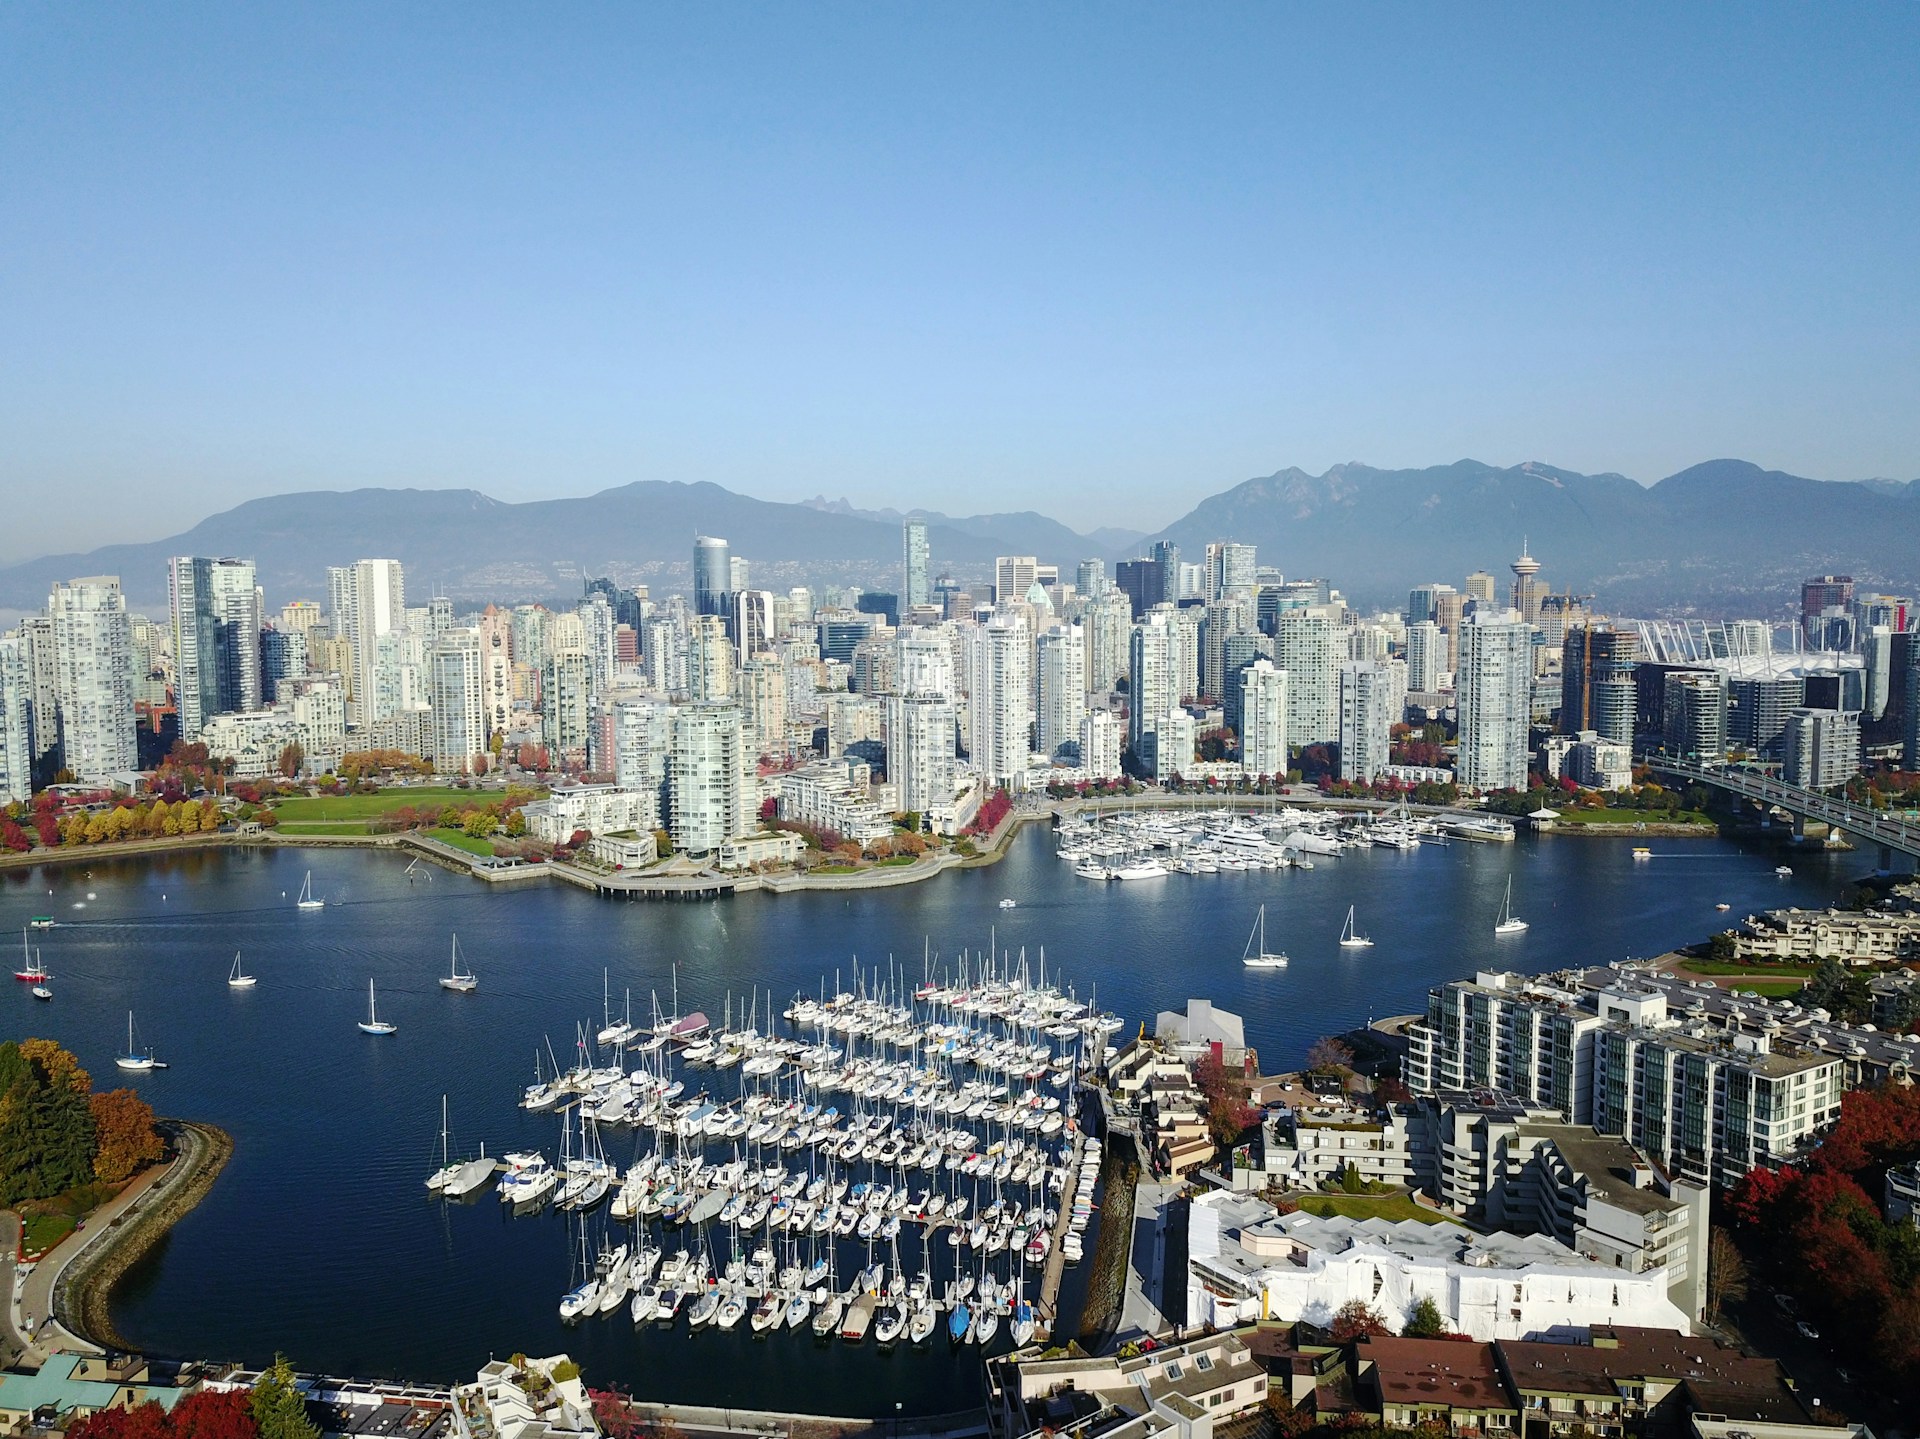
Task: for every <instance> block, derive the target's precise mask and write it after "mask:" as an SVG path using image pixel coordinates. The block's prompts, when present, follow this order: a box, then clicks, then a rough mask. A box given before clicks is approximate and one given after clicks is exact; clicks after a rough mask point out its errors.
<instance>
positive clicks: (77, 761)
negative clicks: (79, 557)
mask: <svg viewBox="0 0 1920 1439" xmlns="http://www.w3.org/2000/svg"><path fill="white" fill-rule="evenodd" d="M47 615H48V617H49V618H50V619H51V620H52V621H53V659H54V691H55V697H56V703H57V704H58V707H59V717H60V750H61V762H62V763H63V764H64V765H65V766H66V768H68V769H70V770H72V771H73V773H74V774H75V776H77V777H78V778H80V779H82V780H105V779H108V778H110V777H111V776H113V775H116V774H124V773H126V772H127V771H129V770H135V769H138V768H139V767H140V745H139V741H138V738H137V737H136V735H135V733H134V723H135V722H134V714H133V632H132V629H131V627H130V626H129V625H128V622H127V602H126V600H125V598H124V597H123V596H122V595H121V593H120V579H119V577H118V576H117V575H94V576H91V577H89V578H86V579H78V580H69V581H67V582H66V583H65V584H57V585H55V586H54V587H53V594H52V595H51V596H50V597H49V598H48V601H47Z"/></svg>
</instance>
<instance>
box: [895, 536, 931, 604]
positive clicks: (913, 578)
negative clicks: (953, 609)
mask: <svg viewBox="0 0 1920 1439" xmlns="http://www.w3.org/2000/svg"><path fill="white" fill-rule="evenodd" d="M900 541H901V549H902V551H903V554H902V563H901V585H900V599H901V602H902V603H903V604H904V605H906V607H907V608H908V609H912V608H914V607H915V606H916V605H925V604H931V603H933V589H932V587H931V586H930V585H929V584H928V583H927V522H926V521H925V520H908V521H906V522H905V523H904V524H902V525H901V526H900Z"/></svg>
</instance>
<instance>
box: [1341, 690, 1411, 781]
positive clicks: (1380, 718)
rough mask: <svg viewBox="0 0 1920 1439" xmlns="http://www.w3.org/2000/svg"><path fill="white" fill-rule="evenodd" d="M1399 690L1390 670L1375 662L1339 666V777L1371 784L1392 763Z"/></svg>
mask: <svg viewBox="0 0 1920 1439" xmlns="http://www.w3.org/2000/svg"><path fill="white" fill-rule="evenodd" d="M1398 691H1399V686H1398V684H1396V683H1395V676H1394V673H1393V671H1392V669H1391V668H1389V667H1388V666H1387V665H1386V664H1385V663H1383V662H1380V661H1377V660H1354V661H1351V662H1349V663H1347V664H1344V665H1341V666H1340V778H1341V779H1345V780H1358V781H1359V782H1360V783H1362V784H1371V783H1372V782H1373V781H1374V780H1376V779H1378V778H1379V777H1380V772H1381V771H1382V770H1384V769H1385V768H1386V767H1387V766H1388V765H1389V764H1391V763H1392V762H1393V753H1392V750H1393V723H1394V721H1395V720H1396V719H1398V718H1399V717H1400V716H1399V711H1398V710H1396V709H1395V707H1394V699H1395V695H1396V694H1397V693H1398Z"/></svg>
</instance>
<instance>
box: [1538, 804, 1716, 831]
mask: <svg viewBox="0 0 1920 1439" xmlns="http://www.w3.org/2000/svg"><path fill="white" fill-rule="evenodd" d="M1559 823H1561V824H1577V825H1591V826H1593V827H1594V828H1601V827H1603V826H1608V825H1620V826H1623V827H1625V828H1628V829H1631V828H1632V827H1633V826H1634V825H1636V824H1692V825H1700V826H1702V827H1704V828H1707V829H1713V828H1715V825H1714V822H1713V821H1712V820H1711V819H1709V818H1708V817H1707V816H1706V815H1704V814H1702V813H1701V812H1700V811H1699V810H1697V809H1682V810H1645V809H1563V810H1561V811H1560V819H1559Z"/></svg>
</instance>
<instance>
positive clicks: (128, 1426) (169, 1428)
mask: <svg viewBox="0 0 1920 1439" xmlns="http://www.w3.org/2000/svg"><path fill="white" fill-rule="evenodd" d="M250 1402H251V1401H250V1397H249V1395H248V1394H247V1393H246V1391H245V1390H233V1391H231V1392H222V1391H219V1390H215V1389H200V1390H196V1391H195V1392H194V1393H192V1394H189V1395H187V1396H186V1397H185V1398H183V1399H181V1401H180V1402H179V1403H178V1404H176V1405H174V1406H173V1412H172V1413H171V1414H169V1413H168V1412H167V1411H166V1410H164V1409H162V1408H161V1407H160V1406H159V1405H158V1404H155V1403H153V1402H152V1401H151V1400H149V1401H148V1402H147V1403H145V1404H138V1405H135V1406H134V1407H133V1408H131V1409H100V1410H96V1411H95V1412H94V1413H92V1414H89V1415H88V1416H87V1417H86V1418H85V1419H82V1420H81V1421H80V1422H79V1423H78V1424H75V1425H74V1426H73V1427H72V1428H70V1429H68V1430H67V1439H259V1434H260V1426H259V1425H258V1424H256V1423H255V1422H254V1418H253V1414H252V1411H251V1409H250V1408H249V1405H250Z"/></svg>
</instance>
